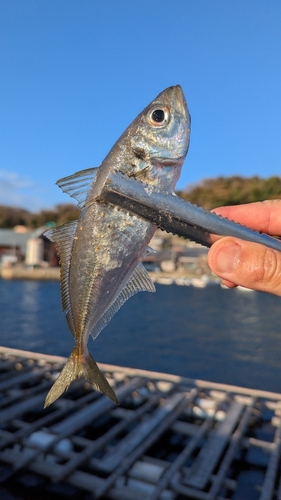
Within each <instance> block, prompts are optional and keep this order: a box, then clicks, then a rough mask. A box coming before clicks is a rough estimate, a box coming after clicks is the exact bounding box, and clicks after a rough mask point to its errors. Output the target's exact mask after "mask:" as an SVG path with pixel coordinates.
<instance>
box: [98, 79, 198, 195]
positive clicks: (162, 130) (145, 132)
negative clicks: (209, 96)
mask: <svg viewBox="0 0 281 500" xmlns="http://www.w3.org/2000/svg"><path fill="white" fill-rule="evenodd" d="M189 136H190V116H189V112H188V109H187V104H186V101H185V97H184V93H183V91H182V88H181V87H180V85H175V86H173V87H168V88H167V89H166V90H164V91H163V92H161V93H160V94H159V95H158V96H157V97H156V98H155V99H154V100H153V101H152V102H151V103H150V104H149V105H148V106H146V108H145V109H144V110H143V111H142V112H141V113H140V114H139V115H138V116H137V117H136V118H135V120H134V121H133V122H132V123H131V125H130V126H129V127H128V128H127V129H126V130H125V132H124V133H123V134H122V136H121V137H120V139H119V140H118V141H117V142H116V143H115V145H114V146H113V148H112V149H111V151H110V152H109V153H108V155H107V157H106V158H105V159H104V161H103V162H102V164H101V166H100V168H99V172H98V175H97V179H96V182H95V183H94V186H93V187H92V191H91V195H90V198H91V199H92V198H95V197H96V196H98V195H99V194H100V193H101V191H102V189H103V186H104V183H105V182H106V179H107V178H108V176H109V174H110V173H111V172H121V173H123V174H125V175H127V176H129V177H132V178H135V179H137V180H140V181H143V182H144V183H146V184H148V185H149V186H151V188H152V189H154V190H156V191H162V192H171V191H173V190H174V187H175V185H176V182H177V180H178V178H179V176H180V171H181V167H182V165H183V162H184V159H185V157H186V154H187V151H188V146H189Z"/></svg>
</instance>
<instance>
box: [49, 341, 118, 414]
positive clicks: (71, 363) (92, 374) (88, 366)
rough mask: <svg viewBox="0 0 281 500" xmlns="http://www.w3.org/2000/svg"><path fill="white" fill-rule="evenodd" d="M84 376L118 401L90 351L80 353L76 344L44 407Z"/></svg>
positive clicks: (114, 400)
mask: <svg viewBox="0 0 281 500" xmlns="http://www.w3.org/2000/svg"><path fill="white" fill-rule="evenodd" d="M83 376H84V377H85V378H86V380H88V382H90V384H91V385H92V386H93V388H94V389H96V390H98V391H100V392H102V393H103V394H105V395H106V396H108V397H109V398H110V399H112V401H113V402H114V403H118V401H117V397H116V394H115V392H114V391H113V389H112V387H110V385H109V383H108V381H107V380H106V378H105V376H104V375H103V373H102V372H101V371H100V369H99V367H98V365H97V364H96V362H95V360H94V358H93V357H92V356H91V354H90V353H89V351H88V350H86V352H84V354H83V355H79V353H78V348H77V346H75V347H74V349H73V351H72V353H71V354H70V356H69V358H68V360H67V362H66V364H65V365H64V367H63V369H62V371H61V373H60V374H59V376H58V378H57V379H56V381H55V382H54V384H53V385H52V387H51V389H50V390H49V392H48V394H47V397H46V399H45V404H44V408H46V407H47V406H49V405H50V404H52V403H54V401H56V399H58V398H59V397H60V396H61V395H62V394H63V393H64V392H65V391H66V390H67V389H68V388H69V386H70V384H71V383H72V382H74V380H76V379H77V378H80V377H83Z"/></svg>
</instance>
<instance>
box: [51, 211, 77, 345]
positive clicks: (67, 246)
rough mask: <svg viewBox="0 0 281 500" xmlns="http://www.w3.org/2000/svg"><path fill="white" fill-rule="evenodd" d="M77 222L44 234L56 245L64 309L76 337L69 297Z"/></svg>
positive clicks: (68, 223)
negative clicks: (70, 272)
mask: <svg viewBox="0 0 281 500" xmlns="http://www.w3.org/2000/svg"><path fill="white" fill-rule="evenodd" d="M77 222H78V221H77V220H74V221H71V222H67V223H66V224H63V225H62V226H59V227H57V228H54V229H50V230H49V231H46V232H45V233H44V236H46V238H48V239H49V240H51V241H54V242H55V244H56V248H57V252H58V256H59V262H60V289H61V302H62V309H63V311H66V318H67V322H68V325H69V328H70V330H71V332H72V334H73V335H74V333H75V327H74V321H73V317H72V313H71V305H70V296H69V269H70V259H71V252H72V245H73V239H74V236H75V232H76V227H77Z"/></svg>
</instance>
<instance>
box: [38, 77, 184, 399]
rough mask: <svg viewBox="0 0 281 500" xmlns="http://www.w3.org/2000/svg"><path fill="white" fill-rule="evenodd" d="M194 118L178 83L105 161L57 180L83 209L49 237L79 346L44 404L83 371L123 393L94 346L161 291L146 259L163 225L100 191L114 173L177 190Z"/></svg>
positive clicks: (97, 384)
mask: <svg viewBox="0 0 281 500" xmlns="http://www.w3.org/2000/svg"><path fill="white" fill-rule="evenodd" d="M189 135H190V117H189V113H188V110H187V105H186V102H185V98H184V95H183V92H182V89H181V87H180V86H179V85H176V86H174V87H169V88H168V89H166V90H164V91H163V92H161V93H160V94H159V95H158V96H157V97H156V99H154V100H153V101H152V102H151V103H150V104H149V105H148V106H147V107H146V108H145V109H144V110H143V111H142V113H140V114H139V115H138V116H137V118H136V119H135V120H134V121H133V122H132V123H131V125H130V126H129V127H128V128H127V129H126V130H125V132H124V133H123V134H122V136H121V137H120V139H119V140H118V141H117V142H116V144H115V145H114V146H113V148H112V149H111V150H110V152H109V153H108V155H107V156H106V158H105V159H104V161H103V162H102V164H101V165H100V167H98V168H91V169H87V170H82V171H80V172H77V173H76V174H74V175H71V176H69V177H65V178H63V179H60V180H59V181H58V182H57V184H58V185H59V187H60V188H61V189H62V190H63V191H64V192H66V193H68V194H69V195H70V196H72V197H74V198H75V199H76V200H77V201H78V205H79V206H80V207H81V214H80V217H79V219H78V220H77V221H73V222H70V223H67V224H64V225H63V226H60V227H58V228H55V229H51V230H49V231H47V233H45V235H46V236H47V237H48V238H49V239H50V240H52V241H54V242H55V243H56V246H57V250H58V254H59V259H60V265H61V271H60V276H61V297H62V307H63V310H64V311H65V312H66V319H67V322H68V325H69V328H70V330H71V333H72V335H73V337H74V339H75V347H74V349H73V351H72V353H71V355H70V357H69V358H68V360H67V362H66V364H65V366H64V368H63V369H62V371H61V373H60V375H59V376H58V378H57V379H56V381H55V382H54V384H53V386H52V387H51V389H50V391H49V393H48V395H47V397H46V401H45V407H46V406H48V405H50V404H51V403H53V402H54V401H55V400H56V399H57V398H58V397H59V396H61V394H62V393H63V392H64V391H65V390H66V389H68V387H69V386H70V384H71V382H73V381H74V380H75V379H76V378H79V377H82V376H84V377H85V378H86V379H87V380H88V381H89V382H90V383H91V385H92V386H93V388H94V389H98V390H100V391H101V392H103V393H104V394H106V395H107V396H109V397H110V398H111V399H112V400H113V401H115V402H117V398H116V395H115V393H114V391H113V389H112V388H111V387H110V385H109V383H108V381H107V380H106V378H105V377H104V375H103V374H102V373H101V371H100V370H99V368H98V366H97V364H96V363H95V361H94V359H93V358H92V356H91V354H90V353H89V351H88V348H87V343H88V340H89V336H90V335H92V337H93V338H94V339H95V338H96V337H97V336H98V334H99V333H100V332H101V330H102V329H103V328H104V327H105V326H106V325H107V323H108V322H109V321H110V320H111V318H112V317H113V316H114V314H115V313H116V312H117V311H118V309H119V308H120V307H121V306H122V305H123V304H124V302H125V301H126V300H127V299H129V298H130V297H131V296H132V295H134V294H135V293H137V292H139V291H149V292H153V291H155V288H154V285H153V283H152V281H151V280H150V277H149V275H148V273H147V271H146V270H145V268H144V267H143V265H142V264H141V262H140V259H141V258H142V257H143V256H144V255H145V254H146V252H147V251H149V250H147V246H148V243H149V241H150V239H151V238H152V236H153V234H154V232H155V230H156V226H155V225H154V224H152V223H151V222H148V221H145V220H142V219H140V218H139V217H137V216H135V215H132V214H131V213H130V212H129V211H126V210H123V209H120V208H118V207H115V206H113V205H111V204H108V203H102V202H100V201H98V197H99V195H100V194H101V192H102V189H103V187H104V185H105V183H106V181H107V179H108V176H109V175H110V173H112V172H121V173H122V174H125V175H126V176H128V177H133V178H135V179H138V180H139V181H143V182H145V183H146V184H147V185H148V186H149V189H151V192H164V193H171V192H173V190H174V187H175V184H176V182H177V180H178V178H179V175H180V170H181V167H182V164H183V161H184V159H185V156H186V154H187V150H188V145H189Z"/></svg>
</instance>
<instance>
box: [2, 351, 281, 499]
mask: <svg viewBox="0 0 281 500" xmlns="http://www.w3.org/2000/svg"><path fill="white" fill-rule="evenodd" d="M65 361H66V359H65V358H63V357H58V356H49V355H45V354H40V353H33V352H28V351H22V350H16V349H9V348H6V347H0V389H1V399H0V408H1V411H0V471H1V475H0V478H1V481H0V494H1V498H3V499H6V498H7V499H8V498H9V500H14V499H17V500H30V499H35V498H40V499H44V500H45V499H49V498H51V499H52V500H59V499H60V500H61V499H62V498H79V500H80V499H81V500H87V499H89V498H96V499H97V498H99V499H100V500H125V499H126V500H183V499H189V500H193V499H194V500H195V499H202V500H207V499H213V500H227V499H232V498H233V499H234V498H235V499H237V498H241V499H244V500H252V499H256V498H259V499H260V500H273V499H277V498H278V495H279V497H280V494H279V493H280V491H281V477H280V467H281V459H280V457H281V394H278V393H273V392H268V391H263V390H258V389H253V388H246V387H237V386H231V385H227V384H223V383H214V382H209V381H203V380H198V379H196V380H195V379H191V378H184V377H179V376H177V375H170V374H164V373H157V372H152V371H147V370H140V369H135V368H125V367H120V366H114V365H107V364H99V366H100V368H101V370H102V371H103V373H104V374H105V375H106V377H107V378H108V380H109V382H110V384H111V385H112V386H113V387H114V389H115V391H116V395H117V397H118V400H119V404H118V405H115V404H114V403H113V402H112V401H111V400H110V399H108V398H107V397H106V396H104V395H102V394H100V393H99V392H96V391H94V390H92V388H91V387H90V385H89V384H88V383H87V382H86V381H85V380H83V379H79V380H77V381H76V382H75V383H74V384H72V385H71V387H70V388H69V390H68V391H67V392H65V393H63V395H62V396H61V397H60V398H59V399H58V400H57V401H55V402H54V403H53V404H52V405H51V406H50V407H48V408H47V409H45V410H44V408H43V404H44V399H45V397H46V394H47V392H48V390H49V388H50V387H51V385H52V383H53V380H54V378H55V377H56V376H57V374H58V372H59V371H60V370H61V369H62V366H63V365H64V363H65ZM252 471H254V475H253V474H252ZM258 491H259V496H257V492H258ZM278 492H279V493H278Z"/></svg>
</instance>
